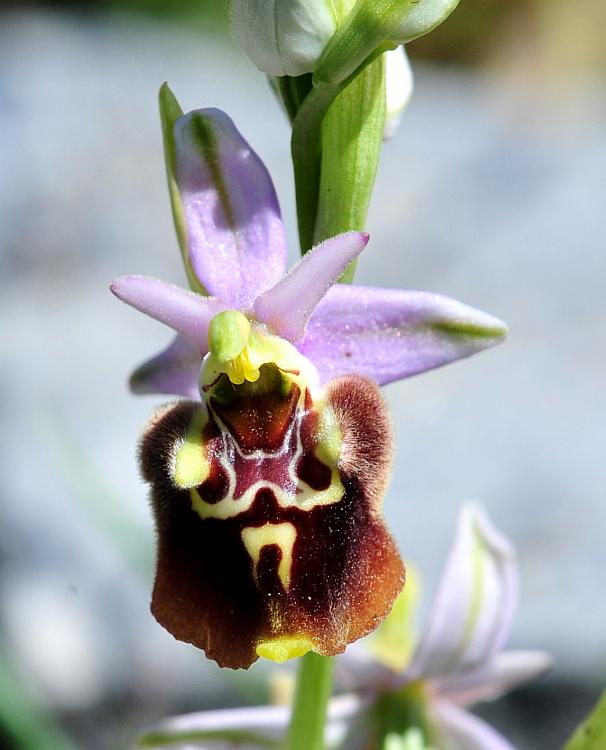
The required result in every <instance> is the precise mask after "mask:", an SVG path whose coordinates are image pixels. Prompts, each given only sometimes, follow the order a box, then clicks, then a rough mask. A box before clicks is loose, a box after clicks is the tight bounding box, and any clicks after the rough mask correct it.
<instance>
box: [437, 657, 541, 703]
mask: <svg viewBox="0 0 606 750" xmlns="http://www.w3.org/2000/svg"><path fill="white" fill-rule="evenodd" d="M552 664H553V658H552V657H551V656H550V655H549V654H547V653H545V651H505V652H503V653H500V654H497V655H496V656H495V658H494V659H493V660H492V662H491V663H490V664H489V665H488V666H487V668H486V669H484V670H482V671H480V672H477V671H474V672H471V673H469V674H453V675H451V676H449V677H446V678H444V679H436V680H434V681H433V688H434V690H436V691H437V692H438V693H439V694H440V695H442V696H444V697H446V698H448V700H449V701H451V702H453V703H456V704H457V705H458V706H471V705H473V704H474V703H478V702H479V701H491V700H494V699H495V698H498V697H499V696H501V695H503V694H504V693H507V692H509V691H510V690H512V689H513V688H515V687H517V686H518V685H520V684H522V683H524V682H528V681H529V680H533V679H535V678H536V677H538V676H539V675H541V674H543V673H544V672H546V671H547V670H548V669H550V668H551V666H552Z"/></svg>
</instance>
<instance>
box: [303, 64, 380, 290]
mask: <svg viewBox="0 0 606 750" xmlns="http://www.w3.org/2000/svg"><path fill="white" fill-rule="evenodd" d="M384 127H385V62H384V58H383V56H381V57H380V58H379V59H377V60H375V61H374V62H373V63H372V64H370V65H368V66H367V67H366V68H365V69H364V70H363V72H362V73H361V74H360V75H359V76H357V78H355V80H354V81H352V83H350V84H349V85H348V86H347V87H346V88H345V89H344V90H343V91H342V92H341V93H340V94H339V95H338V96H337V97H336V99H335V101H334V102H333V103H332V105H331V106H330V108H329V110H328V112H327V114H326V117H325V118H324V122H323V125H322V159H321V176H320V186H319V197H318V212H317V216H316V222H315V231H314V243H318V242H322V240H325V239H327V238H328V237H333V236H334V235H336V234H339V233H340V232H348V231H351V230H363V229H364V228H365V226H366V215H367V213H368V206H369V204H370V199H371V196H372V191H373V187H374V184H375V178H376V174H377V169H378V166H379V157H380V155H381V146H382V143H383V131H384ZM354 270H355V262H354V263H352V264H351V265H350V266H349V268H348V269H347V270H346V271H345V273H344V274H343V276H342V277H341V281H344V282H348V283H350V282H351V281H352V280H353V275H354Z"/></svg>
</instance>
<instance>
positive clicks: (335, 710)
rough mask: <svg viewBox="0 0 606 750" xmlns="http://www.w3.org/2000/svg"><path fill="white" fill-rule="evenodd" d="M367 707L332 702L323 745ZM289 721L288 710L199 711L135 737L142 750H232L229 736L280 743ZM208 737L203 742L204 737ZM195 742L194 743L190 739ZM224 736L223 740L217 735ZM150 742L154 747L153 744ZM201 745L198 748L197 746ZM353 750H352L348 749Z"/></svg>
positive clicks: (350, 697)
mask: <svg viewBox="0 0 606 750" xmlns="http://www.w3.org/2000/svg"><path fill="white" fill-rule="evenodd" d="M368 706H369V700H368V699H366V698H360V697H359V696H357V695H354V694H344V695H339V696H337V697H336V698H332V699H331V701H330V703H329V706H328V717H327V725H326V738H327V742H328V743H329V744H331V745H333V744H334V743H335V742H337V741H339V740H341V739H343V737H344V736H345V734H346V731H347V729H348V728H349V726H350V725H351V723H352V722H353V721H355V720H356V718H357V717H358V716H360V714H361V713H362V712H364V711H365V710H366V709H367V708H368ZM289 721H290V708H289V707H288V706H255V707H251V708H233V709H225V710H219V711H199V712H197V713H193V714H185V715H183V716H175V717H172V718H168V719H164V720H162V721H161V722H159V723H158V724H156V725H155V726H153V727H150V728H149V729H148V730H147V732H145V733H144V734H143V735H141V736H140V737H139V744H140V745H141V746H143V743H145V745H144V746H145V747H150V748H151V747H155V746H157V747H165V746H166V745H167V744H168V743H169V742H170V747H172V748H174V750H186V748H191V747H193V743H195V746H196V747H198V746H200V748H208V750H232V749H233V748H234V747H235V745H236V743H235V742H234V741H233V740H231V741H230V740H229V739H227V738H228V737H229V733H230V732H242V733H243V734H252V735H255V736H258V737H260V738H261V740H265V741H268V740H269V741H271V740H276V741H279V740H281V739H282V738H283V737H284V736H285V735H286V730H287V729H288V724H289ZM206 733H208V734H209V735H210V737H209V738H208V739H206V738H205V737H204V734H206ZM196 734H197V735H198V739H197V740H195V739H194V735H196ZM221 734H224V735H225V739H223V738H222V737H221V736H220V735H221ZM154 740H155V742H156V744H154ZM202 742H203V743H204V744H200V745H199V744H198V743H202ZM237 747H238V748H239V750H253V748H254V749H255V750H257V749H258V747H259V745H257V744H255V743H254V742H252V741H251V742H244V743H240V742H238V743H237ZM352 750H353V749H352Z"/></svg>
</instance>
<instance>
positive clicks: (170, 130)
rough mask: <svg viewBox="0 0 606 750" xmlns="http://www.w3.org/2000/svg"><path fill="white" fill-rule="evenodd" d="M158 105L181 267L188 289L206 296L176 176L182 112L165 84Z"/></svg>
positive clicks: (161, 87)
mask: <svg viewBox="0 0 606 750" xmlns="http://www.w3.org/2000/svg"><path fill="white" fill-rule="evenodd" d="M158 101H159V105H160V122H161V124H162V140H163V142H164V162H165V164H166V179H167V181H168V193H169V195H170V203H171V207H172V211H173V220H174V222H175V231H176V233H177V240H178V242H179V248H180V250H181V257H182V259H183V265H184V266H185V273H186V274H187V280H188V282H189V286H190V288H191V289H192V290H193V291H194V292H199V293H200V294H206V293H207V292H206V290H205V289H204V287H203V286H202V284H200V282H199V281H198V279H197V278H196V274H195V273H194V271H193V268H192V266H191V262H190V260H189V251H188V247H187V229H186V227H185V217H184V215H183V206H182V203H181V194H180V193H179V185H178V183H177V176H176V147H175V135H174V126H175V122H176V121H177V120H178V119H179V117H181V116H182V115H183V110H182V109H181V106H180V105H179V102H178V101H177V99H176V97H175V95H174V94H173V92H172V91H171V90H170V88H169V86H168V84H167V83H163V84H162V86H160V92H159V94H158Z"/></svg>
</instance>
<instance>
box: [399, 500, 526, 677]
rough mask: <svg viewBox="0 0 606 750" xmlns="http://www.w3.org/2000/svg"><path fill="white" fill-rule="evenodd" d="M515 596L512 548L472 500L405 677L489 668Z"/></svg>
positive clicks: (502, 638)
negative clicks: (425, 626) (472, 503)
mask: <svg viewBox="0 0 606 750" xmlns="http://www.w3.org/2000/svg"><path fill="white" fill-rule="evenodd" d="M517 598H518V568H517V563H516V557H515V552H514V550H513V548H512V546H511V545H510V543H509V542H508V541H507V539H505V537H503V536H502V535H501V534H500V533H499V532H498V531H497V530H496V529H495V528H494V526H492V524H491V523H490V522H489V520H488V518H487V517H486V516H485V515H484V513H483V512H482V510H481V509H480V508H479V507H477V506H474V505H466V506H465V507H464V508H463V510H462V511H461V514H460V516H459V526H458V530H457V536H456V538H455V542H454V545H453V548H452V550H451V552H450V557H449V559H448V562H447V565H446V568H445V570H444V573H443V575H442V580H441V582H440V585H439V587H438V593H437V595H436V598H435V600H434V603H433V606H432V610H431V614H430V617H429V623H428V625H427V628H426V629H425V633H424V635H423V638H422V640H421V643H420V644H419V646H418V648H417V651H416V653H415V656H414V657H413V663H412V664H411V667H410V669H409V670H408V672H407V674H406V675H405V676H404V680H405V681H408V680H412V679H417V678H423V679H432V678H447V677H449V678H450V677H455V676H457V677H458V676H461V675H470V674H474V673H481V672H482V671H484V670H486V669H488V668H489V667H490V665H491V663H492V660H493V659H494V658H495V656H496V654H497V653H498V651H499V650H500V649H501V648H502V646H503V644H504V642H505V640H506V639H507V636H508V634H509V628H510V625H511V620H512V617H513V614H514V611H515V608H516V604H517Z"/></svg>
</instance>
